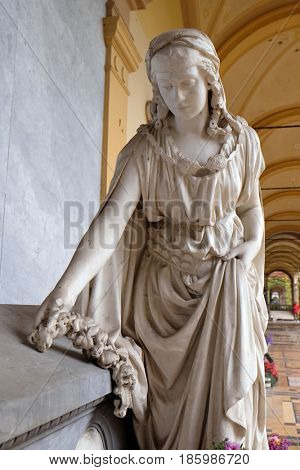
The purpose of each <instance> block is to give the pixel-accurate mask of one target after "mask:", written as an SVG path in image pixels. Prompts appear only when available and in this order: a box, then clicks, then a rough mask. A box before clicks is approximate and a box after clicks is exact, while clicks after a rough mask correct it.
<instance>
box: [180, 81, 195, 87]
mask: <svg viewBox="0 0 300 470" xmlns="http://www.w3.org/2000/svg"><path fill="white" fill-rule="evenodd" d="M195 83H196V82H195V80H185V81H184V82H183V86H186V87H189V86H194V85H195Z"/></svg>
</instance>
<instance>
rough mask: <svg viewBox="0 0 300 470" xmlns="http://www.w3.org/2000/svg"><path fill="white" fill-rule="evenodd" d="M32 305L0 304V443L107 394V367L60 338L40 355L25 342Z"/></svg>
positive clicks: (34, 308) (32, 318)
mask: <svg viewBox="0 0 300 470" xmlns="http://www.w3.org/2000/svg"><path fill="white" fill-rule="evenodd" d="M37 308H38V307H37V306H30V305H27V306H24V305H0V348H1V354H0V368H1V382H0V416H1V420H0V444H1V443H4V442H6V441H9V440H11V439H14V438H16V437H17V436H20V435H22V434H24V433H28V432H29V431H32V430H34V429H35V428H39V427H40V426H42V425H47V423H50V422H52V421H53V420H55V419H57V418H60V417H62V416H63V415H66V414H67V413H70V412H72V411H74V410H77V409H79V408H81V407H83V406H85V405H87V404H89V403H92V402H94V401H95V400H99V399H100V398H102V397H105V396H106V395H108V394H110V393H111V392H112V384H111V377H110V373H109V371H107V370H104V369H101V368H99V367H97V366H96V365H94V364H92V363H91V362H89V361H88V360H87V359H85V358H84V357H83V355H82V353H81V351H80V350H78V349H76V348H74V347H73V346H72V344H71V342H70V341H68V340H67V339H66V338H61V339H59V340H57V341H55V343H54V345H53V346H52V348H51V349H50V350H49V351H47V352H45V353H43V354H41V353H39V352H37V351H36V350H35V349H34V348H33V347H32V346H31V345H30V344H29V343H28V342H27V338H26V337H27V334H28V333H30V331H31V329H32V327H33V321H34V316H35V312H36V310H37Z"/></svg>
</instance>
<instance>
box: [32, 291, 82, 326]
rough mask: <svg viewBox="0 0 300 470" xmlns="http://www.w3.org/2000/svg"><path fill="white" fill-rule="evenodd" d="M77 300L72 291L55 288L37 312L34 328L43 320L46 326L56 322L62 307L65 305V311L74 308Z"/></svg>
mask: <svg viewBox="0 0 300 470" xmlns="http://www.w3.org/2000/svg"><path fill="white" fill-rule="evenodd" d="M75 302H76V297H74V296H72V295H70V293H69V292H68V291H67V290H65V289H62V288H55V289H53V291H52V292H50V294H49V295H48V296H47V297H46V298H45V300H44V302H43V303H42V304H41V306H40V308H39V309H38V311H37V313H36V318H35V322H34V328H37V327H38V326H39V324H40V323H41V322H43V323H44V325H45V326H51V325H53V324H54V323H56V321H57V318H58V315H59V314H60V313H61V309H60V308H59V307H61V306H62V305H64V309H63V310H64V311H65V310H67V311H69V310H72V308H73V306H74V304H75Z"/></svg>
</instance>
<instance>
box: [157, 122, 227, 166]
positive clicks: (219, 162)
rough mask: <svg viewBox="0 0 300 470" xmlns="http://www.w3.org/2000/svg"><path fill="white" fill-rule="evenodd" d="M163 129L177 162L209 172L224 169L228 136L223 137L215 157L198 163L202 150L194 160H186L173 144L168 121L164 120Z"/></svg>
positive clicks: (174, 143)
mask: <svg viewBox="0 0 300 470" xmlns="http://www.w3.org/2000/svg"><path fill="white" fill-rule="evenodd" d="M163 127H164V130H165V133H166V135H167V138H168V140H169V144H170V146H171V147H172V149H173V151H174V153H175V154H176V156H177V158H178V159H179V160H182V161H184V162H186V163H189V164H190V165H192V166H196V167H198V168H205V169H207V170H210V171H219V170H223V168H225V167H226V165H227V162H228V159H229V158H228V157H229V152H230V146H229V143H228V140H229V138H230V135H226V136H225V140H224V143H223V145H222V147H221V149H220V152H219V153H217V154H216V155H212V156H210V157H209V158H208V159H207V161H206V163H200V162H199V161H198V160H197V158H198V157H199V155H200V153H201V151H202V149H201V150H200V152H199V153H198V155H197V156H196V159H195V160H193V159H190V158H186V157H185V156H184V155H183V153H182V152H181V151H180V150H179V148H178V147H177V144H176V142H175V140H174V138H173V136H172V134H171V131H170V128H169V126H168V120H167V119H164V124H163Z"/></svg>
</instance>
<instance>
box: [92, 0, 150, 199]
mask: <svg viewBox="0 0 300 470" xmlns="http://www.w3.org/2000/svg"><path fill="white" fill-rule="evenodd" d="M148 3H149V0H108V1H107V6H106V14H107V16H106V17H105V18H104V19H103V34H104V40H105V44H106V64H105V96H104V117H103V144H102V165H101V194H100V198H101V200H103V199H104V197H105V195H106V193H107V190H108V187H109V183H110V181H111V178H112V176H113V174H114V169H115V163H116V158H117V155H118V153H119V151H120V150H121V149H122V148H123V147H124V146H125V144H126V143H127V136H126V129H127V105H128V95H129V91H128V76H129V74H130V73H132V72H135V71H136V70H137V69H138V67H139V64H140V63H141V62H142V57H141V56H140V54H139V52H138V50H137V48H136V46H135V44H134V38H133V36H132V35H131V33H130V31H129V15H130V11H131V10H138V9H143V8H146V5H147V4H148Z"/></svg>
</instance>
